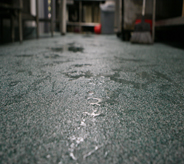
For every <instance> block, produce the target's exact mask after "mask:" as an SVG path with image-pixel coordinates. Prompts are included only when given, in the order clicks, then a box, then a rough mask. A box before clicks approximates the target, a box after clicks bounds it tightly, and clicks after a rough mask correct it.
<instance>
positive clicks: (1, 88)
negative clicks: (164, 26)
mask: <svg viewBox="0 0 184 164" xmlns="http://www.w3.org/2000/svg"><path fill="white" fill-rule="evenodd" d="M0 99H1V101H0V163H2V164H4V163H7V164H10V163H40V164H47V163H48V164H49V163H57V164H70V163H71V164H77V163H78V164H88V163H89V164H103V163H104V164H124V163H128V164H129V163H130V164H131V163H141V164H143V163H152V164H154V163H155V164H157V163H167V164H168V163H177V164H179V163H184V51H183V50H181V49H177V48H173V47H170V46H167V45H164V44H158V43H155V44H154V45H151V46H148V45H132V44H130V43H129V42H122V41H120V40H119V39H118V38H116V36H97V35H74V34H67V35H66V36H59V35H56V36H54V37H53V38H51V37H49V38H44V39H39V40H29V41H24V42H23V44H21V45H20V44H19V43H14V44H9V45H4V46H0Z"/></svg>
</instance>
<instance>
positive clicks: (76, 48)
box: [48, 43, 84, 53]
mask: <svg viewBox="0 0 184 164" xmlns="http://www.w3.org/2000/svg"><path fill="white" fill-rule="evenodd" d="M74 44H75V43H68V44H67V45H64V46H61V47H52V48H48V49H49V50H51V51H54V52H64V51H70V52H74V53H76V52H83V50H84V48H83V47H80V46H74Z"/></svg>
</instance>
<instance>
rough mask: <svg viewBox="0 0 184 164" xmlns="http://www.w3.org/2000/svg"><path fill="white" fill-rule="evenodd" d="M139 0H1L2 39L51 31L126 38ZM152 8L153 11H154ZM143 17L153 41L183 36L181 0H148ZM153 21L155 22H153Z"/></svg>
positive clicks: (138, 9) (183, 6) (137, 15)
mask: <svg viewBox="0 0 184 164" xmlns="http://www.w3.org/2000/svg"><path fill="white" fill-rule="evenodd" d="M142 2H143V1H142V0H106V1H104V0H26V1H25V0H24V1H23V0H8V1H6V0H0V40H1V44H2V43H7V42H11V41H18V40H19V41H20V42H21V41H22V40H24V39H30V38H36V37H37V38H39V37H40V36H43V35H44V34H47V33H51V36H53V35H54V32H61V34H62V35H63V34H65V33H67V32H72V33H96V34H116V35H117V36H118V37H119V38H120V39H122V40H123V41H129V40H130V37H131V33H132V31H134V26H135V22H136V20H138V19H141V11H142ZM154 11H155V12H154ZM145 19H146V20H147V21H148V22H149V24H150V27H151V33H152V36H153V35H154V36H153V38H154V40H156V41H178V42H183V40H184V39H183V38H184V1H183V0H177V1H175V0H170V1H167V0H162V1H158V0H157V1H156V0H147V1H146V8H145ZM153 22H155V23H153Z"/></svg>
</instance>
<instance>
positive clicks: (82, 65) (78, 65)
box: [72, 64, 92, 67]
mask: <svg viewBox="0 0 184 164" xmlns="http://www.w3.org/2000/svg"><path fill="white" fill-rule="evenodd" d="M72 66H73V67H84V66H92V65H91V64H75V65H72Z"/></svg>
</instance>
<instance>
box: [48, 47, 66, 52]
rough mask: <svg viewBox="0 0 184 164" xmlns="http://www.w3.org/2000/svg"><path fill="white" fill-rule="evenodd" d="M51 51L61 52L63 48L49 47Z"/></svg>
mask: <svg viewBox="0 0 184 164" xmlns="http://www.w3.org/2000/svg"><path fill="white" fill-rule="evenodd" d="M50 49H51V50H52V51H55V52H63V48H62V47H56V48H50Z"/></svg>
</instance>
